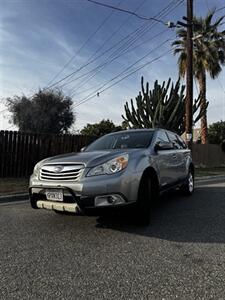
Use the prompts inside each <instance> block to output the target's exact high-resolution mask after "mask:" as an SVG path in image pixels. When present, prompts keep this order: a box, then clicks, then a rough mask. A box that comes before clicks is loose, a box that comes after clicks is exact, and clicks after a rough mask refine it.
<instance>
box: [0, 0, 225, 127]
mask: <svg viewBox="0 0 225 300" xmlns="http://www.w3.org/2000/svg"><path fill="white" fill-rule="evenodd" d="M98 2H104V3H106V4H109V5H113V6H116V7H120V8H122V9H126V10H130V11H136V13H137V14H139V15H141V16H146V17H154V16H157V19H160V20H161V21H163V22H164V23H166V22H168V21H172V22H175V23H176V21H178V20H181V21H182V17H183V16H184V15H186V1H182V0H171V1H169V0H168V1H165V0H98ZM166 7H167V9H165V8H166ZM214 7H216V8H217V9H219V8H221V7H224V0H195V1H194V14H195V15H198V16H199V15H201V16H205V15H206V14H207V12H208V10H209V9H212V8H214ZM163 9H164V10H163ZM223 13H224V14H225V9H223V10H220V11H218V12H217V13H216V16H218V17H219V16H221V15H222V14H223ZM223 26H224V27H223ZM223 26H221V30H222V29H223V30H224V29H225V25H223ZM175 37H176V36H175V30H174V29H170V28H167V27H166V26H165V25H164V24H163V23H162V22H156V21H152V20H151V21H149V20H143V19H140V18H137V17H135V16H132V15H128V14H126V13H123V12H119V11H116V10H112V9H110V8H106V7H102V6H98V5H96V4H93V3H91V2H88V1H87V0H39V1H36V0H0V130H8V129H10V130H16V129H17V128H16V126H14V125H13V124H12V123H11V121H10V120H11V116H10V113H9V112H8V110H7V107H6V106H5V103H6V100H5V99H6V98H7V97H13V96H14V95H18V96H21V95H23V94H25V95H26V96H28V97H30V96H31V95H32V94H34V93H35V92H37V91H38V89H39V88H45V87H47V86H50V85H51V84H55V85H54V87H58V88H62V89H63V92H64V93H65V95H68V96H71V97H72V99H73V102H74V106H73V109H74V112H75V114H76V122H75V124H74V126H73V131H79V130H80V129H81V128H83V127H84V126H85V125H86V124H87V123H95V122H99V121H101V120H102V119H110V120H112V121H113V122H114V123H116V124H120V123H121V122H122V117H121V115H122V114H123V113H124V104H125V102H126V101H129V100H130V99H131V98H133V99H134V98H135V96H137V94H138V92H139V90H140V87H141V85H140V80H141V76H144V79H145V81H148V82H149V85H150V87H153V84H154V81H155V80H156V79H157V80H158V81H159V82H163V81H164V80H168V78H169V77H171V78H172V80H174V81H176V80H177V78H178V70H177V57H174V55H173V54H172V52H171V51H170V50H171V43H172V40H173V39H174V38H175ZM142 58H143V59H142ZM146 63H148V64H147V65H146V66H145V67H144V68H141V69H140V70H138V71H136V69H137V68H138V67H139V66H140V67H141V66H143V65H145V64H146ZM95 68H96V69H95ZM132 72H133V74H130V73H132ZM71 73H73V74H72V75H71V76H70V74H71ZM118 75H119V76H118ZM67 76H69V77H67ZM64 77H67V78H66V79H65V80H62V79H63V78H64ZM123 77H126V78H124V79H123ZM120 79H123V80H121V81H119V80H120ZM60 80H62V81H60ZM57 81H60V82H59V83H58V84H57ZM118 81H119V82H118ZM69 82H70V83H69ZM112 84H114V85H113V86H111V85H112ZM110 86H111V87H110ZM105 88H107V89H106V90H104V89H105ZM197 91H198V87H197V85H196V84H194V94H195V96H196V94H197ZM97 93H99V96H97ZM207 98H208V100H209V102H210V104H209V107H208V121H209V123H213V122H216V121H219V120H223V121H225V69H224V70H223V71H222V72H221V73H220V75H219V77H218V79H216V80H212V79H210V78H207Z"/></svg>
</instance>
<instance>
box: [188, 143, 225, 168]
mask: <svg viewBox="0 0 225 300" xmlns="http://www.w3.org/2000/svg"><path fill="white" fill-rule="evenodd" d="M192 150H193V151H192V152H193V153H192V155H193V161H194V163H195V166H197V167H208V168H211V167H224V166H225V152H223V151H222V149H221V146H219V145H213V144H206V145H202V144H194V145H193V148H192Z"/></svg>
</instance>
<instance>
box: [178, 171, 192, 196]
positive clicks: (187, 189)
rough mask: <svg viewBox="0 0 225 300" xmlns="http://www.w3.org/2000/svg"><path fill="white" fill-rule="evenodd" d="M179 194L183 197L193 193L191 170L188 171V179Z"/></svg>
mask: <svg viewBox="0 0 225 300" xmlns="http://www.w3.org/2000/svg"><path fill="white" fill-rule="evenodd" d="M180 190H181V192H182V194H183V195H185V196H190V195H192V194H193V192H194V173H193V171H192V170H189V172H188V177H187V179H186V182H185V184H184V185H182V186H181V188H180Z"/></svg>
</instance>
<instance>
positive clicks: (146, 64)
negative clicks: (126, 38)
mask: <svg viewBox="0 0 225 300" xmlns="http://www.w3.org/2000/svg"><path fill="white" fill-rule="evenodd" d="M169 52H172V50H171V49H170V50H167V51H166V52H164V53H163V54H161V55H159V56H158V57H156V58H154V59H152V60H151V61H149V62H147V63H145V64H144V65H142V66H140V67H138V68H137V69H135V70H133V71H132V72H130V73H129V74H127V75H125V76H124V77H122V78H121V79H119V80H118V81H116V82H114V83H113V84H111V85H110V86H108V87H106V88H105V89H103V90H101V91H99V92H98V95H100V94H102V93H103V92H105V91H106V90H108V89H110V88H111V87H113V86H114V85H116V84H118V83H119V82H121V81H123V80H124V79H126V78H127V77H129V76H131V75H133V74H134V73H136V72H138V71H139V70H141V69H143V68H144V67H146V66H148V65H150V64H151V63H153V62H155V61H157V60H159V59H160V58H161V57H163V56H164V55H166V54H167V53H169ZM94 97H96V94H95V95H92V96H90V97H88V98H86V99H84V100H83V101H82V102H79V103H78V104H77V105H75V106H74V107H75V108H76V107H78V106H80V105H81V104H83V103H85V102H87V101H89V100H91V99H92V98H94Z"/></svg>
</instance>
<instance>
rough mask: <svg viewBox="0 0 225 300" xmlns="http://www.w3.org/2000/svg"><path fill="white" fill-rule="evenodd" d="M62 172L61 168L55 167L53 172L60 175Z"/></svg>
mask: <svg viewBox="0 0 225 300" xmlns="http://www.w3.org/2000/svg"><path fill="white" fill-rule="evenodd" d="M62 170H63V166H55V167H54V169H53V172H55V173H60V172H61V171H62Z"/></svg>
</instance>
